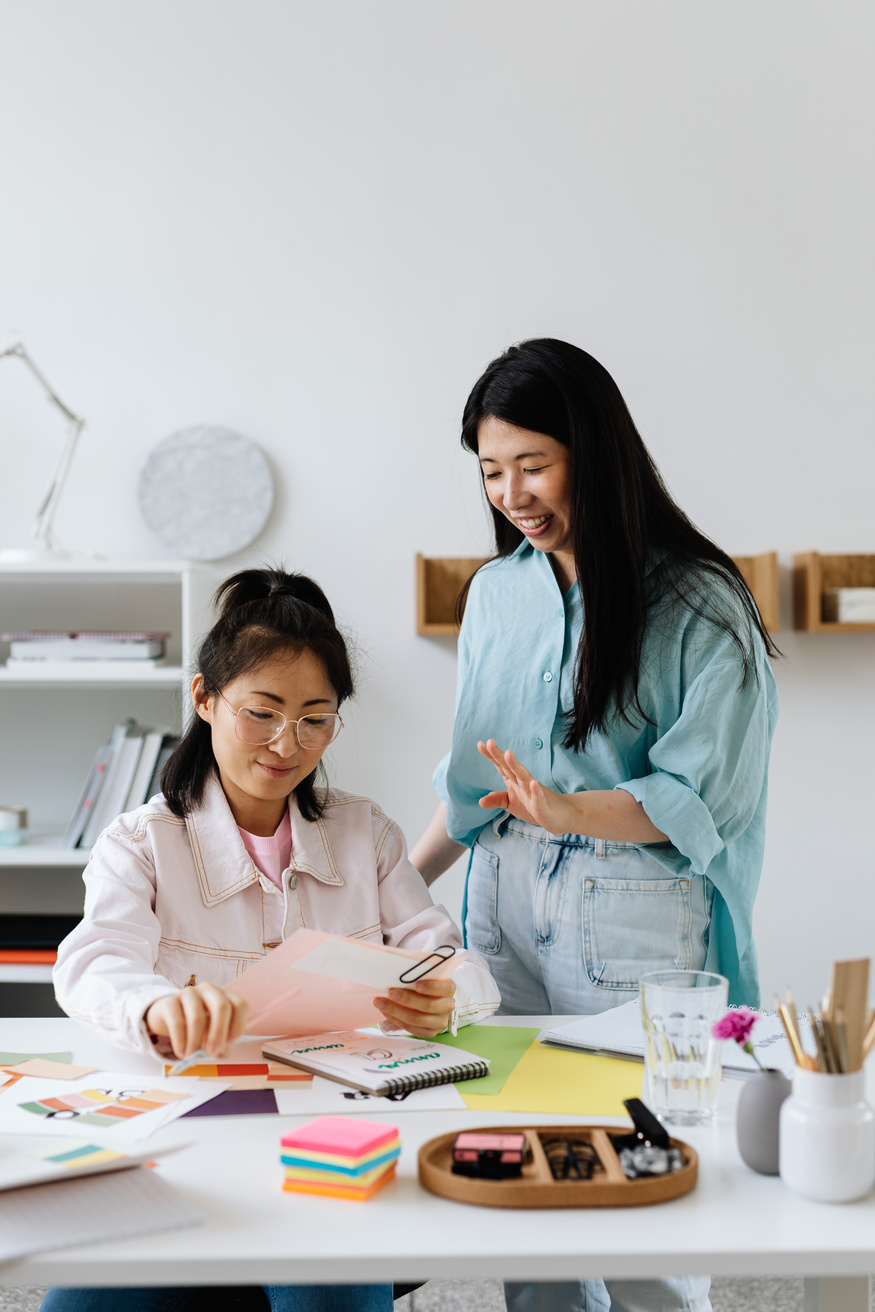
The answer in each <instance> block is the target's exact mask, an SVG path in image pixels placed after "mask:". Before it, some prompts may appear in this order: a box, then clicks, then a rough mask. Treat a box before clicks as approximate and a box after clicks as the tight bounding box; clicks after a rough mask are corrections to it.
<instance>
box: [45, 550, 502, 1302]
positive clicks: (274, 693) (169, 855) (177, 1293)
mask: <svg viewBox="0 0 875 1312" xmlns="http://www.w3.org/2000/svg"><path fill="white" fill-rule="evenodd" d="M217 600H218V601H219V602H220V604H221V613H220V616H219V619H218V621H217V623H216V624H215V626H214V627H213V628H212V630H211V631H210V632H209V633H208V634H207V636H206V638H205V639H204V640H203V642H202V644H201V647H200V650H199V652H198V659H197V665H198V673H197V674H196V675H195V678H194V680H193V682H192V688H191V692H192V701H193V705H194V711H195V714H194V715H193V717H192V720H191V723H190V725H189V727H188V729H187V730H186V732H185V735H184V736H183V738H182V740H181V742H180V744H179V746H178V747H177V749H176V751H175V752H174V754H173V756H172V757H171V758H170V760H169V761H168V763H167V766H166V767H165V770H164V773H163V775H162V779H161V783H162V788H163V793H162V794H159V795H158V796H157V797H154V798H152V800H151V801H150V802H148V803H147V804H146V805H145V806H141V807H139V808H138V809H137V810H136V811H132V812H130V813H129V814H128V815H123V816H120V817H119V818H118V819H117V820H115V821H114V822H113V823H112V824H111V825H110V826H109V828H108V829H106V830H105V831H104V832H103V833H102V834H101V836H100V838H99V839H98V840H97V843H96V844H95V846H94V851H93V853H92V856H91V860H90V861H89V863H88V866H87V867H86V870H85V875H84V878H85V886H86V898H85V917H84V919H83V920H82V922H81V924H80V925H78V926H77V928H76V929H75V930H74V931H73V933H72V934H70V935H69V936H68V937H67V938H66V939H65V940H64V942H63V943H62V944H61V946H60V948H59V950H58V961H57V965H56V967H55V972H54V981H55V991H56V994H57V998H58V1001H59V1003H60V1004H61V1006H62V1007H63V1008H64V1010H65V1011H66V1012H67V1013H68V1014H69V1015H70V1016H72V1017H73V1019H74V1020H77V1021H79V1023H80V1024H83V1025H86V1026H88V1027H89V1028H91V1029H93V1030H95V1031H97V1032H98V1033H99V1034H100V1035H101V1036H102V1037H103V1038H106V1039H108V1040H109V1041H110V1042H111V1043H115V1044H118V1045H119V1046H120V1047H126V1048H133V1049H137V1050H139V1051H141V1052H154V1053H155V1054H156V1055H159V1056H162V1057H164V1056H167V1057H169V1056H170V1055H171V1054H173V1055H174V1056H176V1057H178V1058H182V1057H186V1056H189V1055H190V1054H191V1053H193V1052H195V1051H196V1050H197V1049H198V1048H201V1047H203V1048H206V1050H207V1051H208V1052H209V1053H210V1054H211V1055H213V1056H214V1057H218V1056H221V1055H222V1053H224V1051H225V1050H226V1048H227V1046H228V1044H229V1043H231V1042H232V1041H233V1040H234V1039H235V1038H237V1037H238V1036H239V1035H240V1034H241V1033H242V1032H243V1029H244V1026H245V1023H246V1017H247V1005H246V1003H245V1002H243V1001H242V1000H241V999H240V998H237V997H235V995H234V988H233V984H234V980H235V979H236V978H237V977H238V976H239V975H241V974H242V973H243V971H245V970H246V969H247V967H248V966H250V965H251V964H252V963H253V962H255V961H257V960H258V959H259V958H260V957H263V956H264V955H265V953H266V952H268V951H270V949H271V948H273V947H276V946H277V944H278V943H280V942H282V941H283V939H284V938H286V937H288V935H290V934H292V933H293V932H294V930H296V929H298V928H301V927H303V926H307V927H308V928H310V929H319V930H325V931H328V932H331V933H336V934H344V935H349V936H353V937H355V938H358V939H361V940H362V941H363V942H374V943H387V944H390V945H391V946H393V947H401V948H411V949H414V950H416V951H421V952H429V951H431V950H432V949H434V948H435V947H437V946H438V945H439V944H442V943H450V944H452V945H453V946H454V947H456V948H457V951H458V952H459V955H461V956H462V957H463V958H464V960H463V961H462V964H461V965H460V966H459V967H458V968H457V969H456V971H455V972H454V974H453V976H452V978H451V979H446V980H440V979H436V980H429V979H423V980H420V981H419V982H418V983H416V984H414V985H413V986H411V987H410V988H403V989H397V990H395V989H393V990H390V992H389V994H388V996H387V997H381V998H377V999H376V1005H377V1006H378V1008H379V1009H380V1011H381V1012H382V1014H383V1016H384V1017H385V1020H384V1022H383V1026H384V1028H393V1029H403V1030H408V1031H409V1032H410V1033H412V1034H415V1035H419V1036H421V1037H425V1038H431V1037H433V1036H434V1035H436V1034H439V1033H441V1032H442V1031H443V1030H445V1029H447V1028H448V1027H449V1026H453V1027H455V1025H456V1024H462V1025H464V1024H467V1023H469V1022H470V1021H472V1020H476V1019H480V1018H482V1017H484V1016H487V1015H489V1014H490V1013H491V1012H492V1011H494V1010H495V1008H496V1007H497V1006H498V1003H499V995H498V989H497V988H496V985H495V984H494V983H493V981H492V978H491V976H490V974H489V972H488V970H487V969H486V967H485V966H484V964H483V963H482V961H481V960H480V959H479V958H478V957H477V956H476V955H475V954H474V953H470V952H463V951H462V944H461V937H460V934H459V931H458V929H457V928H456V926H455V925H454V924H453V922H452V921H451V919H450V917H449V916H448V915H447V913H446V911H445V910H444V909H443V907H438V906H435V905H434V904H433V903H432V901H431V898H430V896H429V894H428V891H427V889H426V887H425V884H424V883H423V881H422V879H421V878H420V876H419V874H418V873H417V872H416V870H415V869H414V868H413V866H412V865H411V864H410V862H409V860H408V859H407V849H406V845H405V842H404V837H403V835H402V834H401V832H400V830H399V829H398V827H397V826H396V825H395V824H394V823H393V821H392V820H390V819H389V818H388V817H387V816H385V815H384V814H383V813H382V811H380V810H379V808H378V807H377V806H376V805H375V804H374V803H373V802H371V801H370V800H369V799H368V798H365V797H358V796H355V795H354V794H352V793H344V792H340V791H338V790H334V789H328V788H317V787H316V777H317V768H318V767H319V763H320V760H321V758H322V754H323V753H324V751H325V750H326V748H327V747H328V746H329V744H330V743H331V742H332V741H333V740H334V739H335V738H336V737H337V734H338V733H339V731H340V729H341V728H342V721H341V718H340V715H339V714H338V709H339V707H340V705H341V704H342V702H343V701H344V700H346V698H348V697H350V696H351V695H352V692H353V679H352V672H351V669H350V663H349V657H348V653H347V650H346V646H345V644H344V641H343V638H342V636H341V634H340V633H339V631H338V629H337V626H336V624H335V622H334V615H333V613H332V610H331V607H330V606H329V604H328V601H327V599H326V597H325V595H324V593H323V592H322V590H321V589H320V588H319V587H318V585H317V584H316V583H314V582H313V581H312V580H311V579H308V578H305V577H304V576H303V575H296V574H285V573H283V572H281V571H279V570H246V571H243V572H242V573H239V574H235V575H234V576H233V577H231V578H229V579H227V580H226V581H225V582H224V583H223V584H222V586H221V587H220V589H219V591H218V594H217ZM195 1292H196V1291H195V1290H193V1289H191V1288H180V1289H142V1290H133V1289H125V1290H112V1289H104V1290H99V1289H94V1290H88V1289H84V1290H83V1289H79V1290H75V1289H51V1290H49V1292H48V1293H47V1295H46V1297H45V1299H44V1301H43V1304H42V1307H43V1310H44V1312H104V1310H106V1312H109V1309H112V1308H116V1307H124V1308H126V1309H127V1312H159V1310H160V1312H176V1309H181V1308H184V1307H185V1305H186V1303H187V1302H188V1301H189V1300H190V1299H191V1298H192V1296H193V1295H194V1293H195ZM265 1292H266V1294H267V1296H268V1299H269V1301H270V1305H271V1308H272V1309H274V1312H279V1310H282V1312H334V1309H339V1308H341V1307H342V1308H343V1309H344V1312H388V1309H389V1308H391V1306H392V1286H391V1285H360V1286H346V1287H341V1286H315V1285H310V1286H265Z"/></svg>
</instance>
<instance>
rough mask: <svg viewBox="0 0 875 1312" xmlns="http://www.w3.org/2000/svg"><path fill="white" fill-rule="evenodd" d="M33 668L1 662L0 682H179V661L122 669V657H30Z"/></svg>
mask: <svg viewBox="0 0 875 1312" xmlns="http://www.w3.org/2000/svg"><path fill="white" fill-rule="evenodd" d="M32 664H33V667H34V668H33V669H28V668H26V667H25V666H23V665H0V684H3V683H14V684H15V685H16V686H17V687H19V688H20V687H22V686H23V687H31V688H34V687H37V686H40V687H44V686H45V685H46V684H54V686H55V687H57V688H71V687H74V686H77V687H78V686H81V685H82V684H83V683H84V684H94V685H95V686H97V687H103V686H106V685H108V684H111V685H112V686H113V687H123V688H124V687H127V688H153V687H158V688H168V687H173V688H178V687H179V685H180V683H181V682H182V674H183V671H182V666H181V665H157V666H155V667H154V668H153V669H148V670H142V669H138V670H134V671H131V670H130V669H125V665H126V662H125V661H78V662H73V661H33V662H32Z"/></svg>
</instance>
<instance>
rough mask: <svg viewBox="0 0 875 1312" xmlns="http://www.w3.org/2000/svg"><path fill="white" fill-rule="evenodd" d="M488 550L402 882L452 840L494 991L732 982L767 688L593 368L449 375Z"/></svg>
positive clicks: (553, 1005) (722, 570)
mask: <svg viewBox="0 0 875 1312" xmlns="http://www.w3.org/2000/svg"><path fill="white" fill-rule="evenodd" d="M462 443H463V445H464V446H465V447H466V448H467V449H468V450H469V451H471V452H472V453H474V454H475V455H476V456H477V458H478V461H479V469H480V476H481V478H482V480H483V488H484V491H485V493H486V497H487V498H488V500H489V503H490V508H491V512H492V519H493V525H494V530H495V541H496V548H497V551H496V556H495V558H494V559H492V560H490V561H489V562H488V563H487V564H486V565H484V566H483V567H482V568H481V569H480V570H479V571H478V572H477V573H476V574H475V576H474V578H473V580H472V582H471V584H470V589H469V591H468V594H467V605H466V609H465V615H464V620H463V623H462V630H461V634H460V639H459V679H458V695H457V700H456V718H455V725H454V729H453V740H452V749H451V752H450V754H449V755H448V756H447V757H446V758H445V759H444V760H443V761H442V762H441V763H440V765H439V766H438V768H437V770H436V772H435V780H434V781H435V786H436V789H437V792H438V794H439V795H440V797H441V804H440V806H439V808H438V811H437V813H436V815H435V817H434V820H433V821H432V824H431V825H430V826H429V829H428V830H427V831H426V833H425V834H424V835H423V837H422V838H421V839H420V841H419V843H417V845H416V847H415V848H414V849H413V851H412V853H411V859H412V860H413V862H414V864H415V865H416V867H417V869H419V870H420V871H421V872H422V874H423V876H424V877H425V879H426V880H427V882H429V883H431V881H432V880H434V879H435V878H437V877H438V875H440V874H441V873H442V872H443V871H444V870H446V869H447V868H448V867H449V866H450V865H451V864H452V863H453V862H454V861H455V860H456V859H457V858H458V857H459V855H461V853H462V852H463V851H464V850H465V848H469V849H471V858H470V864H469V874H468V883H467V889H466V903H467V908H466V918H465V922H466V929H467V942H468V944H469V946H471V947H472V948H474V949H475V950H476V951H478V952H480V953H482V954H483V955H484V956H485V958H486V960H487V961H488V962H489V965H490V968H491V970H492V972H493V975H494V976H495V979H496V981H497V983H498V986H499V988H500V990H501V997H502V1011H503V1012H506V1013H516V1014H543V1013H551V1012H553V1013H560V1014H561V1013H565V1014H579V1013H593V1012H601V1011H605V1010H607V1009H608V1008H610V1007H615V1006H618V1005H619V1004H620V1003H623V1002H627V1001H629V1000H630V999H632V998H634V997H635V996H636V993H637V986H638V979H639V977H640V976H641V975H642V974H644V973H645V972H647V971H650V970H658V969H662V968H672V967H680V968H707V969H709V970H716V971H719V972H721V973H722V974H724V975H726V976H728V978H729V982H730V1001H732V1002H739V1003H741V1002H744V1003H749V1004H754V1005H755V1004H756V1002H757V1001H758V998H759V984H758V978H757V963H756V953H755V949H754V943H753V938H752V927H751V920H752V911H753V902H754V896H755V894H756V889H757V884H758V881H759V876H760V871H761V869H762V862H763V843H764V832H765V807H766V775H767V769H768V758H769V747H770V743H771V738H772V733H773V730H774V726H775V720H776V718H777V710H778V702H777V694H776V691H775V682H774V679H773V676H772V673H771V670H770V668H769V662H768V657H769V656H770V655H772V654H774V648H773V646H772V644H771V642H770V641H769V638H768V635H767V634H766V632H765V631H764V629H763V626H762V623H761V621H760V617H759V614H758V612H757V609H756V607H755V605H754V603H753V600H752V598H751V596H750V594H749V593H748V591H747V588H746V587H745V585H744V581H743V579H742V577H741V575H740V573H739V571H738V569H737V568H736V566H735V565H734V563H733V561H732V560H731V559H730V557H729V556H727V555H726V554H725V553H724V552H722V551H721V550H720V549H719V548H718V547H716V546H715V545H714V543H712V542H710V541H709V540H708V539H707V538H706V537H704V536H703V535H702V534H701V533H699V532H698V531H697V529H696V528H695V526H694V525H693V524H692V523H691V522H690V521H689V519H687V517H686V516H685V515H684V513H683V512H682V511H681V510H680V508H679V507H678V506H677V505H676V504H675V503H674V501H673V500H672V498H671V496H670V495H669V493H668V491H667V490H666V488H665V486H664V484H663V482H662V480H661V478H660V475H659V472H658V470H657V469H656V467H655V465H654V463H653V461H652V459H651V457H650V455H649V453H648V451H647V449H646V448H645V446H644V444H643V442H642V440H641V438H640V436H639V434H638V432H637V430H636V428H635V425H634V423H633V421H632V417H631V415H630V414H629V411H628V409H627V407H626V404H625V402H624V400H623V398H622V396H621V394H620V391H619V389H618V388H617V385H616V383H615V382H614V380H613V378H612V377H611V376H610V374H609V373H608V372H607V371H606V370H605V369H604V368H603V367H602V365H600V364H599V363H598V361H597V360H594V359H593V357H592V356H591V355H588V354H587V353H586V352H585V351H581V350H579V349H578V348H577V347H575V346H572V345H570V344H568V343H567V342H561V341H556V340H553V339H549V338H548V339H540V340H534V341H529V342H523V343H521V344H520V345H519V346H514V347H511V348H510V349H509V350H508V351H506V352H505V353H504V355H502V356H501V357H499V358H498V359H497V360H494V361H493V362H492V364H490V365H489V367H488V368H487V370H486V372H485V373H484V374H483V376H482V377H481V378H480V379H479V381H478V382H477V383H476V384H475V386H474V389H473V391H472V392H471V395H470V396H469V398H468V401H467V404H466V407H465V411H464V417H463V422H462ZM707 1291H708V1281H707V1279H704V1280H703V1279H699V1280H693V1281H690V1280H678V1281H668V1282H656V1283H654V1282H647V1283H645V1284H641V1283H639V1282H633V1281H609V1282H608V1283H607V1288H606V1286H605V1284H603V1283H602V1282H601V1281H588V1282H584V1283H582V1284H578V1283H577V1282H573V1283H572V1284H558V1285H537V1286H535V1285H513V1286H510V1285H509V1286H507V1287H506V1294H507V1301H508V1307H509V1308H511V1309H513V1312H567V1310H569V1309H573V1310H574V1312H581V1310H582V1309H586V1310H587V1312H594V1310H597V1312H603V1310H604V1309H606V1308H608V1307H610V1308H612V1309H614V1312H619V1310H620V1309H623V1310H624V1312H633V1310H634V1312H643V1310H644V1309H659V1312H674V1310H675V1309H687V1310H688V1312H689V1310H690V1309H692V1310H693V1312H704V1309H707V1308H708V1307H709V1306H710V1305H709V1302H708V1297H707Z"/></svg>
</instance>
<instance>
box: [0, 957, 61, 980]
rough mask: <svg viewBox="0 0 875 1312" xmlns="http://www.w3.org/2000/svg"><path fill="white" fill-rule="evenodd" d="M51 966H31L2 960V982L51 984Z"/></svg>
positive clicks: (0, 966)
mask: <svg viewBox="0 0 875 1312" xmlns="http://www.w3.org/2000/svg"><path fill="white" fill-rule="evenodd" d="M51 982H52V968H51V966H29V965H27V964H26V963H22V964H21V965H18V964H13V963H12V962H10V961H0V984H51Z"/></svg>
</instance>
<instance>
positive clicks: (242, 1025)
mask: <svg viewBox="0 0 875 1312" xmlns="http://www.w3.org/2000/svg"><path fill="white" fill-rule="evenodd" d="M225 997H226V998H227V999H228V1001H229V1002H230V1004H231V1007H232V1009H233V1016H232V1018H231V1028H230V1030H229V1031H228V1042H229V1043H233V1042H234V1040H235V1039H239V1038H240V1035H241V1034H242V1033H243V1031H244V1030H245V1029H246V1022H247V1021H248V1019H249V1003H248V1002H244V1001H243V999H242V998H238V997H237V996H236V994H234V993H226V994H225Z"/></svg>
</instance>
